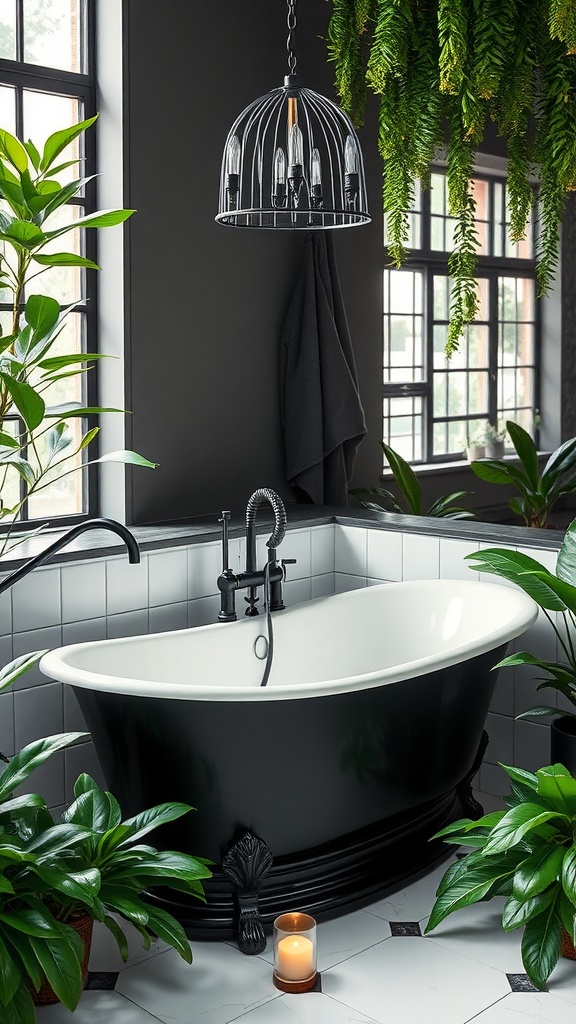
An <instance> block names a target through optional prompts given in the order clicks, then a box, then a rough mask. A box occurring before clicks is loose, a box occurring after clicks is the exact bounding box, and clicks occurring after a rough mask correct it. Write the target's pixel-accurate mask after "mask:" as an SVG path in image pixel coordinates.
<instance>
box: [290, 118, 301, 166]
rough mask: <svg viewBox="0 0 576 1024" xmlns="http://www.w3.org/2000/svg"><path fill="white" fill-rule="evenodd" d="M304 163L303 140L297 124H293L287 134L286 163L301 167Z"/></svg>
mask: <svg viewBox="0 0 576 1024" xmlns="http://www.w3.org/2000/svg"><path fill="white" fill-rule="evenodd" d="M303 163H304V142H303V139H302V132H301V131H300V128H299V127H298V125H297V124H293V125H292V127H291V128H290V133H289V135H288V165H289V166H290V167H298V166H299V167H302V164H303Z"/></svg>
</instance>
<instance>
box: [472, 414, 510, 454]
mask: <svg viewBox="0 0 576 1024" xmlns="http://www.w3.org/2000/svg"><path fill="white" fill-rule="evenodd" d="M505 440H506V427H499V426H497V425H496V426H494V424H493V423H488V424H487V426H486V431H485V434H484V454H485V456H486V458H487V459H501V458H503V456H504V446H505ZM472 461H474V460H472Z"/></svg>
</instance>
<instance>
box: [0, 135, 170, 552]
mask: <svg viewBox="0 0 576 1024" xmlns="http://www.w3.org/2000/svg"><path fill="white" fill-rule="evenodd" d="M95 120H96V118H95V117H92V118H90V119H88V120H86V121H82V122H80V123H79V124H76V125H73V126H72V127H69V128H64V129H63V130H61V131H57V132H54V133H53V134H52V135H50V137H49V138H48V139H47V140H46V142H45V143H44V146H43V147H37V146H36V145H35V144H34V143H33V142H31V141H28V142H20V140H19V139H17V138H16V137H15V136H13V135H11V134H10V132H8V131H6V130H4V129H0V200H2V202H1V205H0V243H1V244H2V252H0V301H1V302H3V303H4V304H5V305H6V306H8V307H10V323H9V325H8V329H7V331H4V332H1V331H0V527H2V526H3V527H4V530H2V531H0V557H1V556H2V555H3V554H5V553H6V552H7V551H9V550H11V549H12V548H13V547H14V546H15V545H16V544H18V543H19V539H18V537H15V536H13V528H14V524H15V523H16V521H17V520H18V517H19V515H20V513H21V511H22V509H23V507H24V505H25V504H26V502H27V501H28V500H29V499H30V498H31V497H33V496H36V495H37V494H39V493H40V492H41V491H43V490H45V489H46V488H48V487H50V486H53V485H54V483H55V481H62V480H63V479H64V478H65V477H66V476H68V475H69V474H72V473H75V472H78V471H79V470H81V469H83V468H85V467H86V466H88V465H93V464H94V463H102V462H113V461H114V462H122V463H126V464H131V465H139V466H147V467H150V468H153V467H154V465H155V464H154V463H152V462H150V461H149V460H148V459H145V458H143V456H141V455H138V454H137V453H136V452H132V451H115V452H110V453H108V454H105V455H100V456H99V457H95V458H90V459H87V458H86V451H87V448H88V446H89V445H90V444H91V443H92V442H93V441H94V440H95V438H96V436H97V434H98V431H99V427H98V426H94V427H91V428H90V429H88V430H85V431H84V432H82V429H81V423H82V419H83V418H86V417H89V416H90V417H93V416H98V415H99V414H101V413H104V412H122V410H112V409H102V408H100V407H90V406H84V405H83V404H82V402H68V403H65V404H64V405H62V404H60V405H59V404H57V403H58V386H59V385H60V386H62V383H61V382H63V381H65V380H67V379H68V378H71V377H75V376H78V375H83V374H85V373H86V371H87V370H88V369H89V368H90V366H91V365H93V364H94V362H95V361H96V360H97V359H100V358H102V355H101V354H97V353H86V352H66V351H63V349H62V346H61V343H60V342H59V341H58V339H60V338H61V336H62V333H63V331H64V330H65V329H66V326H67V324H68V323H69V317H70V315H71V313H72V312H73V310H74V308H75V304H72V305H71V306H68V307H67V308H62V307H61V306H60V303H59V302H58V301H57V300H56V299H55V298H53V297H52V296H51V295H43V294H39V293H38V290H37V288H36V278H38V277H39V276H41V275H42V274H45V273H47V272H49V271H50V270H51V269H52V268H77V269H78V270H79V271H80V272H81V273H82V272H84V271H87V270H88V271H89V270H98V269H99V267H98V265H97V264H96V263H94V262H93V261H92V260H90V259H88V258H87V257H85V256H83V255H81V253H80V252H78V251H76V252H68V251H63V249H62V247H61V245H60V239H61V238H63V236H65V235H67V234H69V233H70V232H73V233H74V232H76V233H79V229H92V228H94V229H98V228H104V227H112V226H115V225H119V224H122V223H123V221H125V220H127V218H128V217H130V216H131V215H132V213H133V212H134V211H133V210H103V211H97V212H95V213H88V214H87V215H86V216H83V217H79V218H77V219H73V218H71V219H70V221H69V222H66V220H65V219H64V220H63V219H62V213H63V209H64V208H65V206H66V204H67V203H69V202H70V200H72V199H73V198H74V197H75V196H78V195H80V194H82V192H83V190H84V188H85V186H86V184H87V183H88V181H89V180H90V179H89V178H83V177H78V178H76V179H74V180H72V181H63V180H62V175H63V174H65V172H67V171H68V169H69V168H70V167H73V166H75V165H76V164H78V163H79V160H80V157H78V156H73V157H72V158H71V159H66V158H63V157H62V154H63V153H64V151H65V150H66V149H67V148H68V147H69V146H70V145H71V144H72V143H74V142H75V141H76V140H78V139H79V138H80V136H81V135H82V134H83V133H84V132H85V131H86V130H87V129H88V128H90V126H91V125H93V123H94V121H95ZM49 399H52V402H51V403H50V402H49ZM75 423H76V424H80V427H79V428H78V429H77V430H76V431H75V430H74V429H73V425H74V424H75ZM40 528H41V527H40ZM35 532H37V531H35ZM28 536H30V534H28Z"/></svg>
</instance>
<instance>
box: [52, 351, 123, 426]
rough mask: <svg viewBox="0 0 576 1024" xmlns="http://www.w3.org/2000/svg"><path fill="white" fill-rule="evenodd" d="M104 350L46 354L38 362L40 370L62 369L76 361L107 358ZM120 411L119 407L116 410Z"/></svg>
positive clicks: (87, 361) (86, 361)
mask: <svg viewBox="0 0 576 1024" xmlns="http://www.w3.org/2000/svg"><path fill="white" fill-rule="evenodd" d="M109 358H110V357H109V356H107V355H106V354H105V353H104V352H71V353H70V354H69V355H65V356H48V357H47V358H46V359H42V360H41V362H39V363H38V366H39V367H40V369H41V370H62V369H63V368H64V367H65V366H74V365H75V364H76V363H89V362H92V361H93V360H95V359H109ZM116 411H117V412H121V411H122V410H121V409H118V410H116Z"/></svg>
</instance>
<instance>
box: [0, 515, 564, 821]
mask: <svg viewBox="0 0 576 1024" xmlns="http://www.w3.org/2000/svg"><path fill="white" fill-rule="evenodd" d="M265 540H266V536H263V535H260V536H259V539H258V552H259V558H260V560H262V558H263V557H266V554H267V549H266V547H265ZM488 546H490V545H488V544H484V543H482V544H478V543H476V542H474V541H472V542H468V541H463V540H457V539H450V538H442V539H440V538H438V537H437V536H434V535H429V536H427V535H422V534H411V533H401V532H398V531H384V530H378V529H364V528H361V527H352V526H343V525H341V524H336V525H326V526H321V527H315V528H312V529H298V530H289V531H288V533H287V535H286V539H285V541H284V543H283V545H282V550H281V555H282V556H283V557H285V558H296V559H297V563H296V565H289V566H288V567H287V575H288V578H287V583H286V586H285V591H284V594H285V600H286V603H287V604H288V605H290V604H294V603H299V602H301V601H306V600H309V599H310V598H315V597H321V596H325V595H328V594H332V593H341V592H343V591H346V590H351V589H356V588H358V587H364V586H367V585H374V584H377V583H380V582H383V581H390V580H402V579H419V578H420V579H422V578H436V577H439V576H441V577H442V578H453V579H454V578H456V579H458V578H464V579H473V578H474V576H475V575H476V574H475V573H473V572H472V571H471V570H470V569H469V568H468V566H467V563H466V562H465V561H464V556H465V555H466V554H468V553H469V552H471V551H475V550H477V549H478V548H479V547H488ZM498 546H499V547H506V545H503V544H499V545H498ZM526 553H527V554H530V555H531V556H532V557H535V558H536V559H537V560H539V561H542V562H543V564H545V565H547V567H549V568H550V569H553V568H554V564H555V555H554V554H553V553H550V552H547V551H535V550H534V549H530V548H527V549H526ZM229 561H230V566H231V568H232V569H235V570H239V569H241V568H243V562H244V547H243V543H242V542H240V541H239V540H237V539H233V540H232V541H231V542H230V560H229ZM221 569H222V564H221V548H220V544H219V543H216V542H214V543H208V544H196V545H190V546H189V547H185V546H183V547H179V548H173V549H162V550H159V551H154V552H150V553H148V554H145V555H143V557H142V561H141V563H140V565H131V564H129V562H128V561H127V559H126V558H125V557H124V556H120V557H118V556H113V557H109V558H105V559H101V560H97V561H96V560H86V561H84V562H65V563H62V564H61V565H59V566H58V565H51V566H50V567H47V568H43V569H40V570H37V571H36V572H35V573H34V575H33V577H28V578H27V579H25V580H23V581H21V582H20V583H18V584H17V585H16V586H15V587H14V588H13V589H12V590H11V591H9V592H7V593H6V594H4V595H1V596H0V659H1V662H0V663H5V662H6V661H9V660H10V658H11V657H17V656H18V655H20V654H24V653H28V652H29V651H33V650H39V649H44V648H54V647H58V646H60V644H62V643H66V644H67V643H77V642H83V641H86V640H95V639H104V638H106V637H117V636H127V635H137V634H140V633H147V632H157V631H159V630H165V629H181V628H186V627H187V626H198V625H204V624H207V623H211V622H216V621H217V616H218V611H219V608H220V599H219V596H218V594H217V590H216V580H217V577H218V575H219V574H220V572H221ZM242 596H243V595H241V594H239V595H238V598H237V599H238V611H239V612H240V613H241V611H242V606H243V602H242V600H241V598H242ZM518 645H519V647H518V649H522V648H523V647H525V648H526V649H527V650H531V651H534V653H536V654H538V655H539V656H540V657H545V658H554V657H556V646H555V639H554V635H553V633H552V630H551V628H550V626H549V624H548V623H547V622H546V621H545V620H542V621H540V619H539V620H538V622H537V623H536V624H535V625H534V626H533V627H532V629H531V630H530V631H529V633H528V634H526V635H525V637H524V638H521V639H520V640H519V641H518ZM533 676H534V673H531V670H530V669H529V668H519V669H518V668H517V669H515V670H512V669H506V670H501V672H500V677H499V680H498V683H497V685H496V690H495V694H494V699H493V702H492V707H491V710H490V714H489V716H488V723H487V725H488V731H489V733H490V746H489V748H488V751H487V755H486V760H485V763H484V764H483V766H482V769H481V772H480V776H479V789H480V790H481V791H482V792H484V793H487V794H490V795H492V796H493V797H499V796H501V795H503V794H505V793H506V792H507V791H508V784H507V777H506V775H505V773H504V772H503V771H502V769H501V768H499V767H498V765H497V763H496V762H497V761H502V762H503V763H508V764H514V763H515V764H518V765H521V766H523V767H526V768H533V767H538V766H539V765H541V764H544V763H546V760H547V758H548V733H549V730H548V726H547V725H546V724H545V723H544V722H537V723H535V722H532V721H521V722H516V721H514V715H515V714H518V713H519V711H521V710H524V709H525V708H526V707H528V706H530V705H531V704H532V703H534V697H535V684H534V679H533ZM537 700H538V702H542V703H548V702H550V703H553V702H554V701H553V700H550V698H549V696H547V695H546V694H545V692H544V694H543V693H540V694H539V695H538V698H537ZM82 728H83V721H82V715H81V713H80V710H79V708H78V705H77V703H76V700H75V697H74V695H73V693H72V691H71V690H69V689H68V688H67V687H64V688H63V687H62V686H61V685H60V684H56V683H51V682H50V681H47V680H46V679H45V677H44V676H43V675H41V673H40V672H39V670H38V669H34V670H32V671H31V672H29V673H27V674H26V675H25V676H24V677H22V678H21V679H20V680H19V681H18V683H17V684H16V685H15V686H14V687H13V688H12V689H11V691H10V692H9V693H4V694H0V750H4V751H5V752H6V753H8V754H11V753H13V752H14V750H15V749H18V747H19V746H20V745H22V743H23V742H27V741H28V740H29V739H32V738H37V737H39V736H44V735H47V734H48V732H51V731H53V732H60V731H64V730H80V729H82ZM84 770H85V771H88V772H90V774H97V773H98V772H99V768H98V765H97V762H96V760H95V755H94V751H93V747H92V744H91V743H90V742H82V743H79V744H76V745H75V746H74V747H73V748H70V749H69V750H66V751H64V752H62V754H60V755H58V756H57V757H56V758H53V759H52V760H51V761H50V762H48V763H47V764H46V765H44V766H43V767H42V768H41V769H39V770H38V772H37V773H36V774H35V776H34V788H35V789H36V790H37V791H39V792H42V793H43V794H44V795H45V797H46V798H47V799H48V801H49V803H50V804H51V805H53V806H56V805H61V804H63V803H64V802H65V801H66V800H67V799H69V797H70V787H71V784H72V783H73V781H74V779H75V777H76V776H77V775H78V774H79V772H80V771H84Z"/></svg>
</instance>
